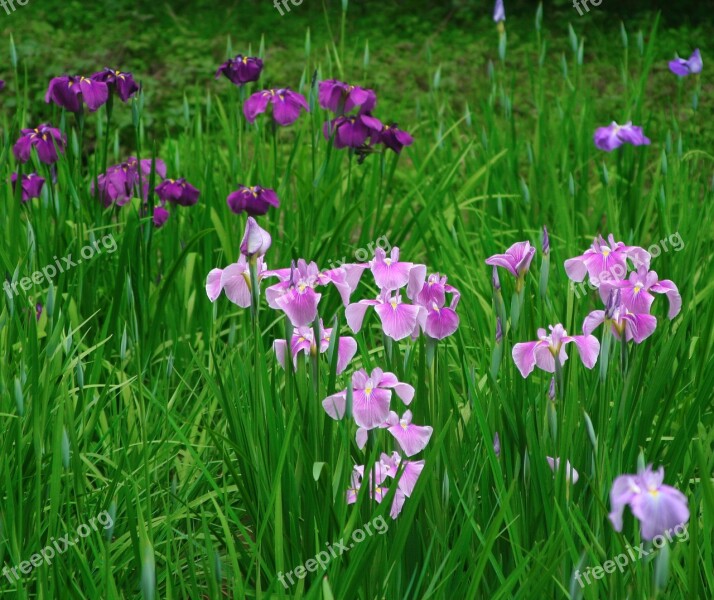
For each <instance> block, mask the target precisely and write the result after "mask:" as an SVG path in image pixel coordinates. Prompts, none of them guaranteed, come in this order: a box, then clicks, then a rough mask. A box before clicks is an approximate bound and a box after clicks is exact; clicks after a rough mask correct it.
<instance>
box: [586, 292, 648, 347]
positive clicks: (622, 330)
mask: <svg viewBox="0 0 714 600" xmlns="http://www.w3.org/2000/svg"><path fill="white" fill-rule="evenodd" d="M620 294H621V292H620V290H610V295H609V297H608V300H607V306H606V307H605V310H594V311H592V312H591V313H590V314H589V315H588V316H587V317H585V321H584V322H583V333H585V334H586V335H589V334H591V333H592V332H593V331H594V330H595V329H596V328H597V327H599V326H600V325H602V324H603V323H604V324H605V326H608V325H609V326H610V330H611V331H612V334H613V335H614V336H615V338H616V339H618V340H622V339H623V338H624V339H625V341H627V342H629V341H631V340H634V341H635V343H636V344H641V343H642V342H643V341H644V340H646V339H647V338H648V337H649V336H651V335H652V333H653V332H654V330H655V329H656V328H657V319H656V317H654V316H653V315H650V314H647V313H633V312H631V311H629V310H628V309H627V307H626V306H625V305H624V304H623V303H622V299H621V295H620Z"/></svg>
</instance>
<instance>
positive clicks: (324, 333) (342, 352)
mask: <svg viewBox="0 0 714 600" xmlns="http://www.w3.org/2000/svg"><path fill="white" fill-rule="evenodd" d="M331 336H332V329H324V327H323V325H322V319H320V345H319V352H320V354H323V353H325V352H327V349H328V348H329V347H330V339H331ZM314 337H315V334H314V331H313V328H312V327H296V328H295V330H294V331H293V335H292V337H291V339H290V354H291V355H292V358H293V366H294V367H295V368H296V369H297V359H298V354H300V353H301V352H302V353H304V354H305V355H307V356H310V355H313V356H314V355H316V354H317V353H318V346H317V344H315V340H314ZM273 350H275V356H276V357H277V359H278V363H280V366H281V367H283V369H284V368H285V365H286V363H287V342H286V341H285V340H275V341H274V342H273ZM356 353H357V342H356V341H355V339H354V338H351V337H347V336H344V337H343V336H340V339H339V340H338V342H337V374H338V375H339V374H340V373H342V372H343V371H344V370H345V369H346V368H347V365H348V364H349V363H350V361H351V360H352V359H353V358H354V355H355V354H356Z"/></svg>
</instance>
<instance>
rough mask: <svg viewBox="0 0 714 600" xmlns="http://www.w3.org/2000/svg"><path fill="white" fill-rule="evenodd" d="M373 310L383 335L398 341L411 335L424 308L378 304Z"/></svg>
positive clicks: (395, 303) (397, 304) (392, 303)
mask: <svg viewBox="0 0 714 600" xmlns="http://www.w3.org/2000/svg"><path fill="white" fill-rule="evenodd" d="M374 310H375V311H376V312H377V315H379V320H380V321H381V322H382V329H383V330H384V333H385V335H387V336H389V337H390V338H392V339H393V340H395V341H399V340H403V339H404V338H406V337H409V336H410V335H411V334H412V332H413V331H414V329H415V328H416V326H417V322H418V318H419V315H420V313H421V311H423V310H424V308H423V307H421V306H414V305H413V304H403V303H397V302H391V303H384V304H378V305H377V306H375V307H374Z"/></svg>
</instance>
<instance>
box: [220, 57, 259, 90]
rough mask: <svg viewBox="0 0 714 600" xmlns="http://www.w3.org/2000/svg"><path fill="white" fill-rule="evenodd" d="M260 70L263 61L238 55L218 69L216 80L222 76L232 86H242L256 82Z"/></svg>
mask: <svg viewBox="0 0 714 600" xmlns="http://www.w3.org/2000/svg"><path fill="white" fill-rule="evenodd" d="M262 70H263V61H262V60H261V59H260V58H257V57H255V56H243V55H242V54H239V55H238V56H236V57H235V58H229V59H228V60H227V61H226V62H224V63H223V64H222V65H221V66H220V67H218V70H217V71H216V79H218V78H219V77H220V76H221V75H224V76H225V77H227V78H228V79H229V80H230V81H231V82H233V83H234V84H236V85H244V84H246V83H249V82H251V81H258V78H259V77H260V72H261V71H262Z"/></svg>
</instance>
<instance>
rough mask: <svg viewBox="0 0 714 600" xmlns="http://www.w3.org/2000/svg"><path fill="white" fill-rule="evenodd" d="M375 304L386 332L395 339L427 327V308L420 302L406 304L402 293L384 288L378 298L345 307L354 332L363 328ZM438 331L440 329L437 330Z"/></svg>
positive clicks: (397, 339) (346, 316) (412, 334)
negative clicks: (367, 313)
mask: <svg viewBox="0 0 714 600" xmlns="http://www.w3.org/2000/svg"><path fill="white" fill-rule="evenodd" d="M370 306H373V307H374V310H375V312H376V313H377V316H378V317H379V320H380V322H381V323H382V330H383V331H384V334H385V335H386V336H388V337H390V338H392V339H393V340H395V341H399V340H403V339H404V338H406V337H409V336H410V335H411V336H416V335H418V333H419V331H420V329H424V330H425V329H426V319H427V310H426V309H425V308H424V307H423V306H420V305H418V304H405V303H403V302H402V296H401V294H399V293H398V292H397V293H393V292H390V291H389V290H382V291H381V292H380V294H379V295H378V296H377V299H376V300H360V301H359V302H355V303H354V304H350V305H349V306H348V307H347V308H346V309H345V318H346V319H347V324H348V325H349V327H350V329H352V331H353V332H354V333H357V332H358V331H359V330H360V329H362V323H363V322H364V317H365V313H366V312H367V309H368V308H369V307H370ZM437 332H438V331H437Z"/></svg>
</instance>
